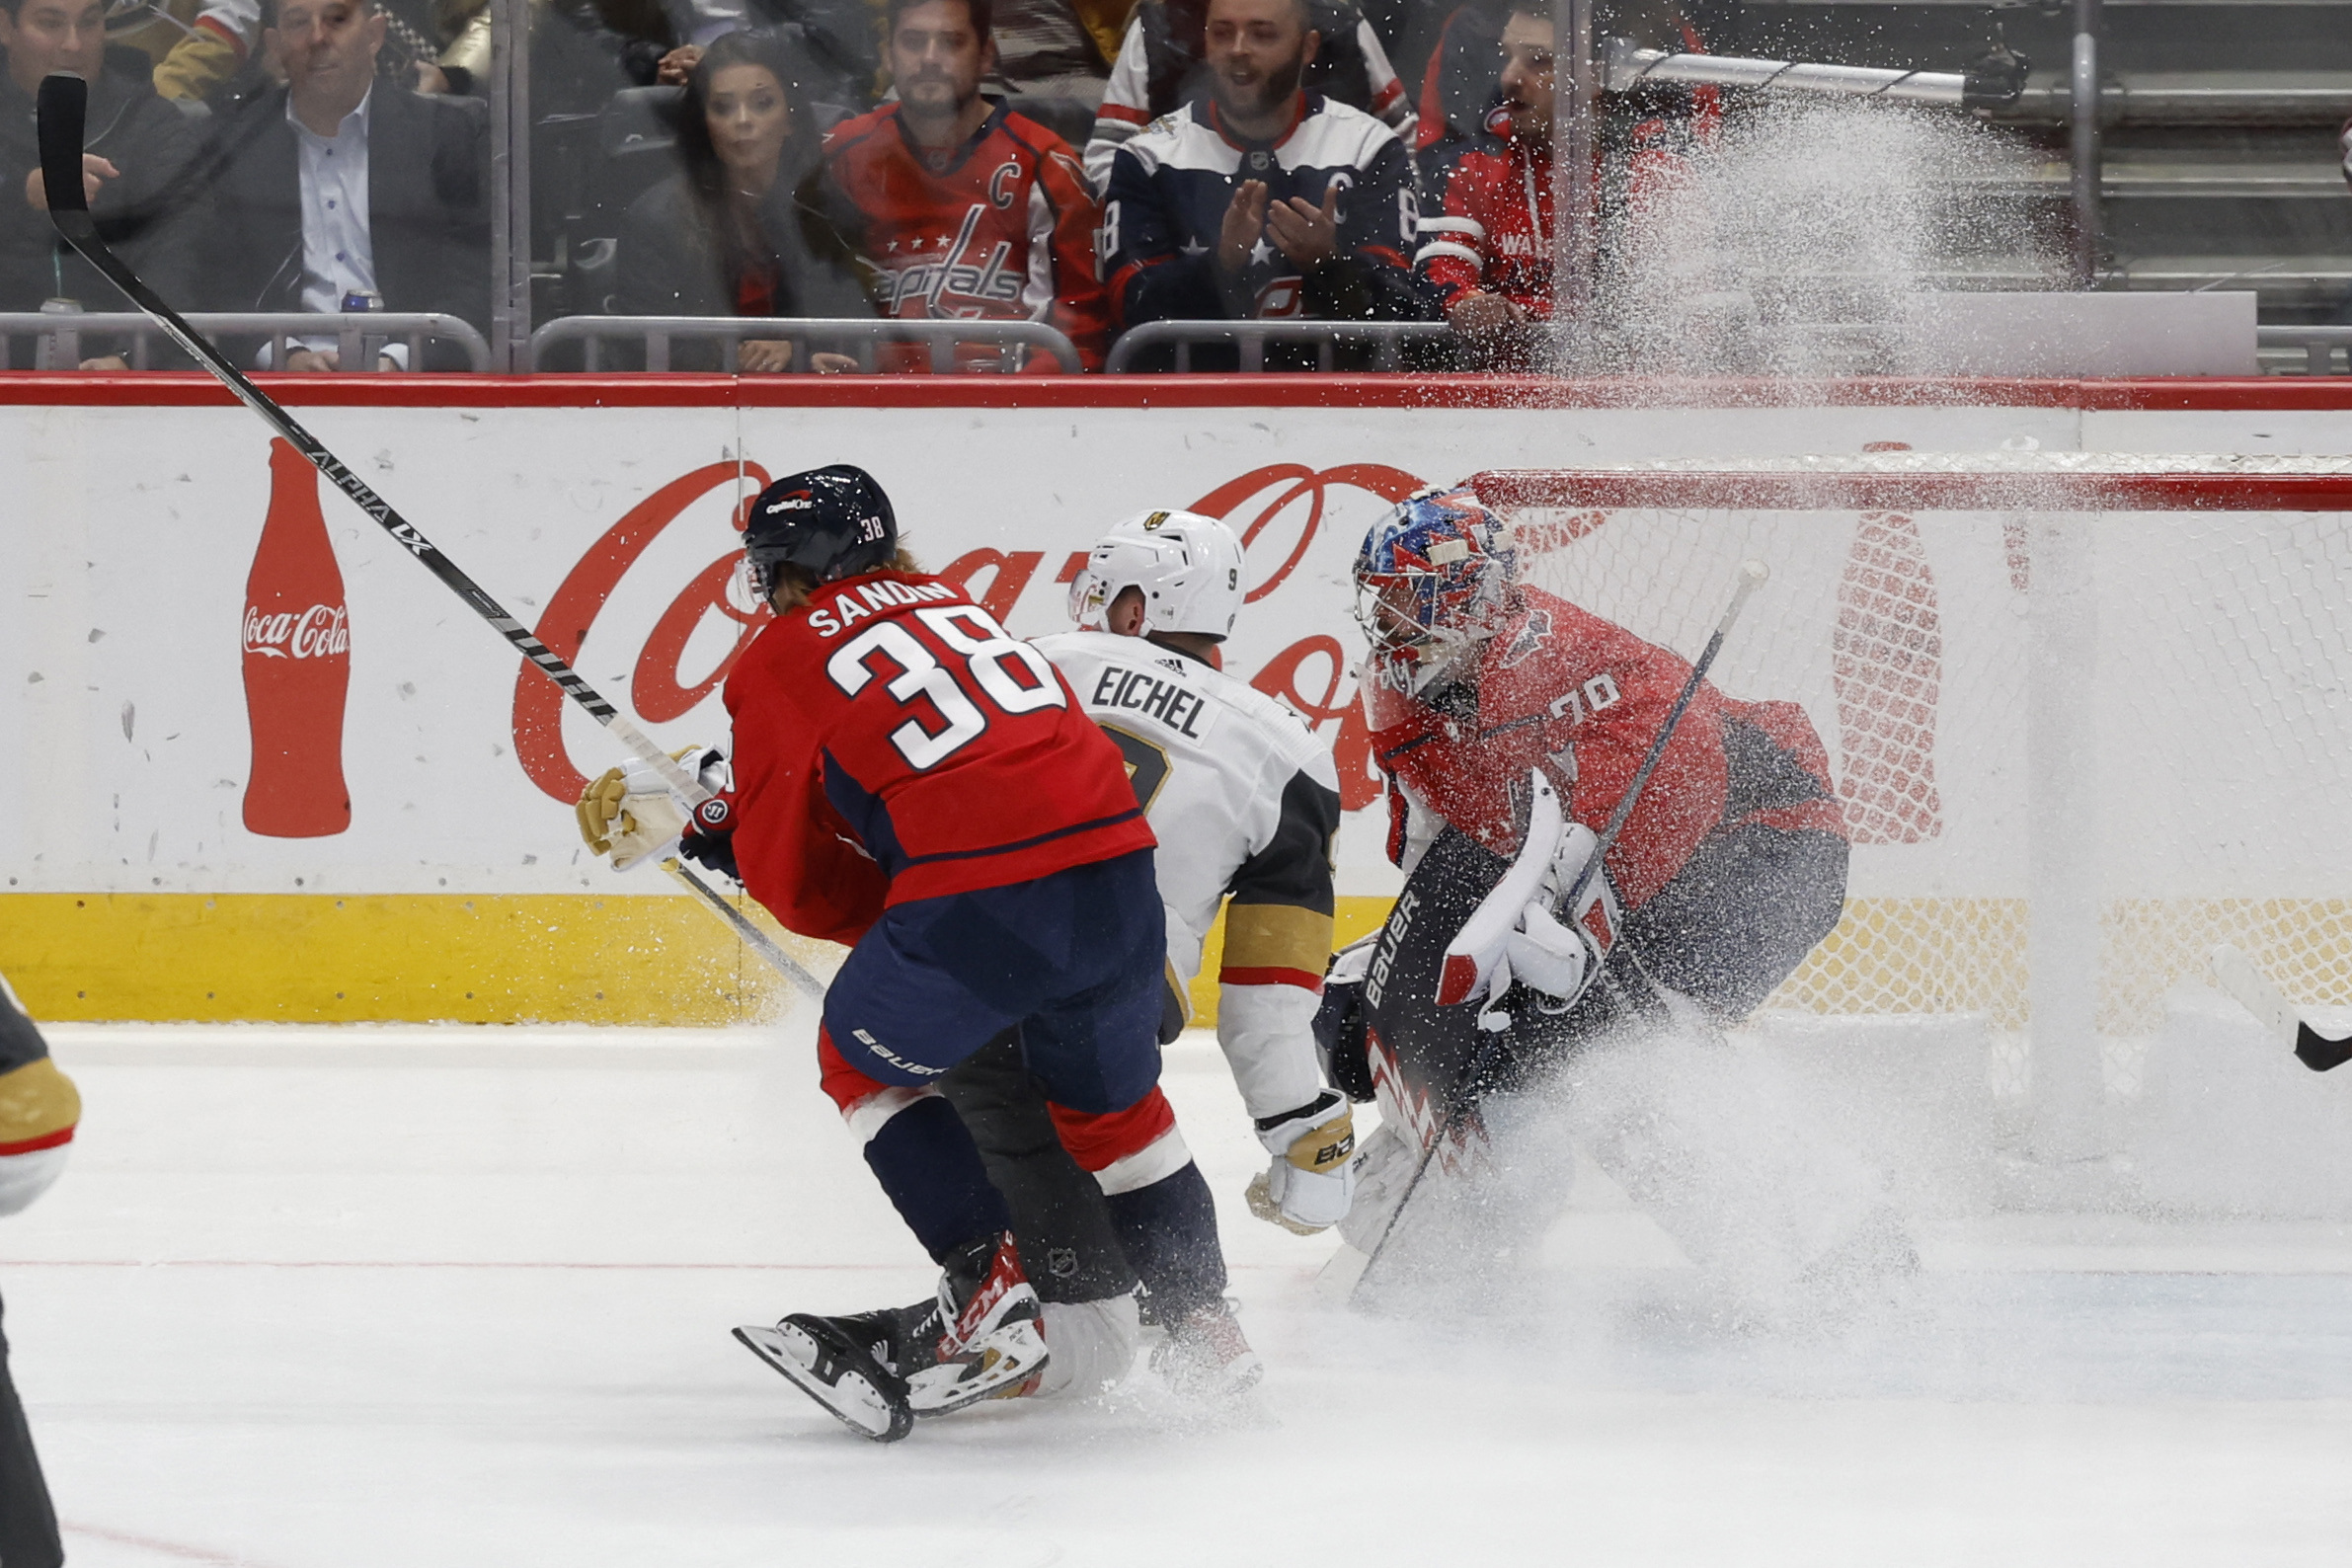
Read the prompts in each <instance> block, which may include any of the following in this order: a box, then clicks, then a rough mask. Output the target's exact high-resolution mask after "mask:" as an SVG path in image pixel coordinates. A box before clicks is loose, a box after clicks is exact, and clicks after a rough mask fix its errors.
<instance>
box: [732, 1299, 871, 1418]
mask: <svg viewBox="0 0 2352 1568" xmlns="http://www.w3.org/2000/svg"><path fill="white" fill-rule="evenodd" d="M735 1337H736V1338H737V1339H738V1340H741V1341H742V1342H743V1346H744V1348H745V1350H747V1351H749V1352H750V1353H751V1354H752V1355H754V1356H756V1357H758V1358H759V1359H760V1360H761V1361H763V1362H766V1363H767V1364H768V1365H769V1366H770V1367H773V1368H774V1369H775V1370H776V1371H778V1372H782V1373H783V1374H784V1377H785V1380H786V1381H788V1382H790V1383H791V1384H792V1385H793V1386H794V1387H795V1388H798V1389H799V1390H800V1391H801V1392H802V1393H805V1394H807V1395H808V1396H809V1397H810V1398H811V1399H814V1400H816V1401H817V1402H818V1403H819V1404H820V1405H822V1406H823V1407H824V1408H825V1410H827V1411H828V1412H830V1413H831V1414H832V1416H833V1418H834V1419H835V1420H837V1421H839V1422H840V1423H841V1424H842V1425H843V1426H845V1427H847V1428H848V1429H849V1430H850V1431H852V1432H854V1433H856V1434H857V1435H858V1436H859V1437H861V1438H867V1439H870V1440H872V1441H873V1442H876V1443H896V1442H898V1441H899V1440H900V1439H901V1438H903V1437H904V1436H906V1434H907V1433H908V1432H910V1431H912V1430H913V1428H914V1415H913V1412H912V1411H910V1410H909V1409H908V1408H907V1404H906V1401H905V1400H904V1399H903V1398H901V1397H895V1396H894V1395H893V1393H892V1392H891V1391H890V1390H888V1389H886V1388H884V1387H883V1386H882V1385H881V1384H879V1383H878V1382H876V1381H875V1379H874V1378H873V1376H871V1375H870V1374H868V1373H867V1372H865V1371H863V1370H862V1369H860V1368H857V1367H854V1366H836V1367H835V1368H834V1369H833V1376H832V1378H831V1379H830V1380H827V1379H826V1378H825V1377H824V1376H823V1374H822V1372H820V1371H819V1369H821V1368H823V1366H824V1365H825V1363H826V1361H827V1359H828V1358H827V1355H826V1348H825V1347H824V1346H822V1345H820V1344H819V1343H818V1342H817V1340H816V1339H815V1338H814V1337H813V1336H811V1335H810V1334H809V1332H808V1331H807V1330H806V1329H803V1328H801V1327H799V1326H798V1325H796V1324H793V1323H789V1322H787V1323H783V1324H780V1325H778V1326H777V1327H774V1328H766V1327H756V1326H746V1327H744V1328H739V1329H737V1330H736V1331H735Z"/></svg>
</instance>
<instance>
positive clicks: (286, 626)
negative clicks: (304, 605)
mask: <svg viewBox="0 0 2352 1568" xmlns="http://www.w3.org/2000/svg"><path fill="white" fill-rule="evenodd" d="M245 651H246V652H247V653H249V654H259V655H261V656H262V657H263V658H265V659H287V658H292V659H325V658H329V657H331V656H333V655H336V654H348V653H350V652H351V651H352V622H351V612H350V611H349V610H347V609H345V608H344V607H343V606H342V605H340V604H335V605H328V604H313V605H312V606H311V607H310V608H308V609H306V610H304V611H303V612H302V613H301V614H299V615H289V614H284V613H280V614H276V615H264V614H263V613H262V612H261V611H260V610H258V609H255V608H254V607H253V606H252V605H250V604H248V605H247V606H246V607H245Z"/></svg>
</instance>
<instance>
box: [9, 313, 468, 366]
mask: <svg viewBox="0 0 2352 1568" xmlns="http://www.w3.org/2000/svg"><path fill="white" fill-rule="evenodd" d="M186 320H187V322H188V324H189V325H190V326H192V327H194V328H196V331H198V332H200V333H202V334H203V335H204V336H205V337H207V338H210V339H212V340H214V341H215V342H217V341H218V340H219V339H221V338H222V337H224V336H227V337H243V338H255V337H259V338H263V339H266V340H267V341H268V343H269V346H270V347H269V358H270V363H271V364H282V363H283V362H284V355H285V354H286V353H287V351H288V349H289V347H300V346H305V345H307V344H308V343H310V342H313V341H315V340H318V339H321V338H332V339H334V340H335V346H336V358H337V360H338V361H339V364H338V368H339V369H342V370H344V371H347V372H362V371H370V370H373V369H375V368H376V365H377V361H378V360H379V358H380V357H381V355H382V353H383V350H384V349H385V348H386V347H388V346H390V345H393V344H403V345H406V346H407V350H408V355H409V361H410V365H411V367H418V366H419V361H421V360H422V359H423V357H424V354H425V346H426V345H427V344H428V343H451V344H455V345H457V347H459V348H460V349H463V350H464V351H465V357H466V366H467V368H468V369H470V370H472V371H474V372H475V373H476V374H479V373H481V372H482V371H485V370H488V369H489V368H490V345H489V344H488V343H486V342H484V341H483V338H482V334H481V333H480V332H479V331H478V330H476V329H475V327H474V326H473V325H472V324H471V323H469V322H467V321H466V320H465V319H464V318H462V317H459V316H449V315H443V314H442V313H441V312H439V311H431V310H420V311H405V310H376V311H367V312H359V311H353V312H352V313H350V314H348V315H346V314H343V313H340V312H313V311H275V310H231V311H191V312H190V313H189V314H188V316H187V317H186ZM124 337H127V338H129V339H130V353H129V355H128V361H127V362H128V363H129V365H130V368H132V369H133V370H151V369H153V368H154V367H155V363H154V346H155V345H156V344H157V343H158V342H169V341H170V340H169V335H168V334H166V333H165V332H164V330H163V328H161V327H160V326H157V325H156V323H155V321H154V319H153V318H152V317H149V316H143V315H141V314H139V313H138V312H137V311H131V310H125V311H80V310H55V311H52V310H39V311H35V310H12V311H0V348H5V350H6V353H7V359H6V362H7V364H8V365H10V366H14V365H15V363H16V344H17V340H19V339H22V338H31V339H32V340H33V341H34V347H33V368H34V369H36V370H74V369H79V368H80V367H81V363H82V360H83V358H84V357H86V355H85V354H84V353H83V343H84V340H86V339H90V338H98V339H102V340H103V339H120V338H124ZM105 352H106V353H115V352H116V351H115V350H113V349H112V348H109V349H107V350H106V351H105ZM88 357H96V356H95V355H90V356H88Z"/></svg>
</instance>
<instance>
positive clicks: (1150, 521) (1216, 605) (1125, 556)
mask: <svg viewBox="0 0 2352 1568" xmlns="http://www.w3.org/2000/svg"><path fill="white" fill-rule="evenodd" d="M1129 588H1135V589H1137V591H1139V592H1140V593H1141V594H1142V595H1143V625H1142V628H1141V631H1142V633H1143V634H1144V635H1146V636H1148V635H1149V634H1150V633H1152V632H1189V633H1193V634H1195V635H1198V636H1202V637H1219V638H1221V637H1229V636H1231V635H1232V633H1233V622H1234V621H1235V620H1236V619H1237V618H1239V616H1240V614H1241V599H1242V588H1241V540H1240V539H1239V538H1237V537H1236V536H1235V535H1234V532H1233V530H1232V528H1231V527H1230V526H1228V525H1227V524H1225V523H1224V522H1222V521H1220V520H1219V519H1217V518H1215V517H1204V516H1202V515H1201V514H1200V513H1199V512H1197V511H1138V512H1137V513H1136V514H1135V515H1134V516H1132V517H1130V518H1128V519H1127V520H1126V521H1124V522H1121V523H1119V524H1117V525H1116V526H1114V527H1112V528H1111V529H1110V530H1109V531H1108V532H1106V533H1105V534H1104V535H1103V536H1102V539H1101V541H1100V542H1099V543H1097V544H1096V545H1095V547H1094V548H1093V549H1092V550H1090V551H1088V552H1087V555H1086V564H1085V565H1084V566H1083V567H1082V568H1080V569H1079V571H1078V575H1077V578H1076V580H1075V581H1073V582H1072V583H1071V584H1070V587H1069V618H1070V619H1071V620H1072V621H1075V622H1076V623H1077V624H1078V626H1079V627H1080V628H1082V629H1085V630H1090V631H1100V630H1103V629H1105V623H1106V618H1107V617H1108V615H1109V613H1110V609H1111V606H1112V605H1113V604H1114V603H1116V602H1117V601H1118V599H1119V595H1120V594H1122V593H1124V592H1126V591H1127V590H1128V589H1129Z"/></svg>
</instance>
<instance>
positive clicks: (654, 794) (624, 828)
mask: <svg viewBox="0 0 2352 1568" xmlns="http://www.w3.org/2000/svg"><path fill="white" fill-rule="evenodd" d="M670 755H671V756H672V757H674V758H676V759H677V760H678V761H679V762H681V763H686V765H688V766H689V767H696V768H697V771H698V772H700V774H701V775H702V781H703V784H704V785H705V787H708V788H712V789H714V790H716V789H719V788H723V787H724V785H725V778H724V769H725V767H726V760H725V758H724V757H722V756H721V755H720V753H719V752H717V751H714V750H712V749H711V748H710V747H708V746H700V745H689V746H685V747H683V748H682V749H679V750H676V751H672V752H671V753H670ZM690 757H700V758H701V761H700V763H699V765H697V764H696V763H692V762H688V761H687V759H688V758H690ZM714 768H716V769H718V770H721V775H722V776H721V780H720V783H719V784H716V785H714V784H712V782H711V774H712V772H713V770H714ZM579 817H580V836H581V837H582V839H584V840H585V841H586V842H587V844H588V848H589V849H591V850H593V851H594V852H595V853H597V854H599V855H610V856H611V857H612V869H613V870H615V871H631V870H634V869H635V868H637V867H638V866H641V865H643V864H645V862H647V861H649V860H660V859H662V858H663V857H664V856H666V855H669V854H672V853H674V852H675V851H676V849H677V841H678V835H679V834H680V833H682V832H684V831H685V830H686V808H685V807H684V806H683V805H681V804H680V803H679V801H678V799H677V797H676V796H674V795H672V794H671V793H670V792H669V786H668V785H667V784H666V783H665V782H663V779H662V775H661V774H659V773H657V772H655V771H654V768H653V765H652V764H651V763H649V762H646V761H644V760H643V759H640V760H638V761H634V762H631V763H630V764H629V765H628V766H626V767H613V768H606V769H605V770H604V771H603V773H602V774H600V775H598V777H597V778H596V779H595V780H594V782H592V783H590V784H589V785H588V788H587V789H586V790H584V791H582V792H581V796H580V806H579Z"/></svg>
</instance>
